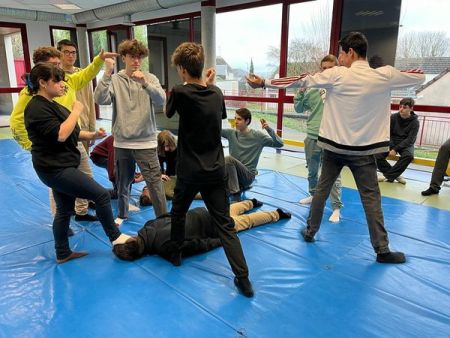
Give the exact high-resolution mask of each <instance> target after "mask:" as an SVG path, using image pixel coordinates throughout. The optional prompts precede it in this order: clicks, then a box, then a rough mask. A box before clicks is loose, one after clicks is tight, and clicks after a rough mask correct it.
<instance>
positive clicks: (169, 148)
mask: <svg viewBox="0 0 450 338" xmlns="http://www.w3.org/2000/svg"><path fill="white" fill-rule="evenodd" d="M176 149H177V140H176V138H175V135H174V134H172V133H171V132H170V131H169V130H163V131H161V132H160V133H159V134H158V155H159V156H165V154H166V152H170V153H171V152H174V151H175V150H176Z"/></svg>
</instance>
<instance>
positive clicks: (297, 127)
mask: <svg viewBox="0 0 450 338" xmlns="http://www.w3.org/2000/svg"><path fill="white" fill-rule="evenodd" d="M283 109H284V112H283V138H284V139H288V140H293V141H303V140H304V139H305V137H306V120H307V118H308V114H309V112H304V113H302V114H299V113H297V112H296V111H295V109H294V105H293V104H292V103H286V104H284V106H283Z"/></svg>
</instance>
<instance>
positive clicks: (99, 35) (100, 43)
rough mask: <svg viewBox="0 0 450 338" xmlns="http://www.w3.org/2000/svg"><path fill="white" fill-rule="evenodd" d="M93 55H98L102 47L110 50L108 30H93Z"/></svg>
mask: <svg viewBox="0 0 450 338" xmlns="http://www.w3.org/2000/svg"><path fill="white" fill-rule="evenodd" d="M91 37H92V47H93V51H92V55H97V54H98V53H100V51H101V50H102V49H104V50H108V35H107V33H106V30H102V31H95V32H91Z"/></svg>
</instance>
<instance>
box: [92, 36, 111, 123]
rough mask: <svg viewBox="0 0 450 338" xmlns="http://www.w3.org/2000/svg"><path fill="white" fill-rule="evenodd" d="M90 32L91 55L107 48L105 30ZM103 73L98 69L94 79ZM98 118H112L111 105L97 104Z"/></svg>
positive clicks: (100, 76) (99, 77)
mask: <svg viewBox="0 0 450 338" xmlns="http://www.w3.org/2000/svg"><path fill="white" fill-rule="evenodd" d="M90 34H91V40H92V49H93V50H92V53H91V55H92V56H95V55H98V54H99V53H100V51H101V50H102V49H103V50H108V49H109V48H108V34H107V32H106V30H101V31H94V32H90ZM103 73H104V70H103V69H102V70H100V72H99V73H98V74H97V76H96V80H97V82H98V80H99V79H101V78H102V76H103ZM98 108H99V118H100V119H108V120H110V119H112V107H111V105H108V106H102V105H99V106H98Z"/></svg>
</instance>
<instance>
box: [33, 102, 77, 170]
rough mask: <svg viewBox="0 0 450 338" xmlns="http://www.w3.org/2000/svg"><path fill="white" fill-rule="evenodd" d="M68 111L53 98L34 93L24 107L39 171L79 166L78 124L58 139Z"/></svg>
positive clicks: (34, 164)
mask: <svg viewBox="0 0 450 338" xmlns="http://www.w3.org/2000/svg"><path fill="white" fill-rule="evenodd" d="M69 115H70V111H69V110H68V109H67V108H65V107H64V106H62V105H60V104H59V103H57V102H55V101H49V100H47V99H46V98H45V97H42V96H40V95H35V96H34V97H33V98H32V99H31V101H30V102H29V103H28V105H27V106H26V108H25V112H24V117H25V127H26V128H27V132H28V137H29V139H30V141H31V143H32V146H31V155H32V160H33V166H34V168H35V169H37V170H40V171H47V172H48V171H53V170H57V169H62V168H69V167H78V165H79V164H80V152H79V151H78V149H77V143H78V135H79V134H80V127H79V126H78V125H76V126H75V128H74V130H73V131H72V134H71V135H70V136H69V137H68V138H67V139H66V141H65V142H58V134H59V128H60V126H61V123H63V122H64V121H65V120H66V119H67V118H68V117H69Z"/></svg>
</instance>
